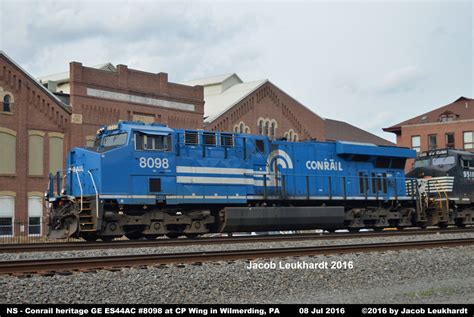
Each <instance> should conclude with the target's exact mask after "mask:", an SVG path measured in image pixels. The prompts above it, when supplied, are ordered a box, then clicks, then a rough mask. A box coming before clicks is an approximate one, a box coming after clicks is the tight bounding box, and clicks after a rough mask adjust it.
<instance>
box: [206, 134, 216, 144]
mask: <svg viewBox="0 0 474 317" xmlns="http://www.w3.org/2000/svg"><path fill="white" fill-rule="evenodd" d="M204 144H205V145H210V146H215V145H216V134H215V133H204Z"/></svg>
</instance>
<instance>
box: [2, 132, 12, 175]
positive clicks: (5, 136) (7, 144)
mask: <svg viewBox="0 0 474 317" xmlns="http://www.w3.org/2000/svg"><path fill="white" fill-rule="evenodd" d="M0 149H1V150H0V174H15V170H16V132H15V131H12V130H9V129H6V128H2V127H0Z"/></svg>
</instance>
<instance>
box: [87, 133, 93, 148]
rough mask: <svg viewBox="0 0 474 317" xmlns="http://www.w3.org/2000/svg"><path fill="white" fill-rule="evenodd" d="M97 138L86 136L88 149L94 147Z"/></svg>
mask: <svg viewBox="0 0 474 317" xmlns="http://www.w3.org/2000/svg"><path fill="white" fill-rule="evenodd" d="M94 143H95V136H93V135H88V136H86V147H94Z"/></svg>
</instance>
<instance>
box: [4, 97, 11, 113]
mask: <svg viewBox="0 0 474 317" xmlns="http://www.w3.org/2000/svg"><path fill="white" fill-rule="evenodd" d="M3 112H11V97H10V95H5V96H4V97H3Z"/></svg>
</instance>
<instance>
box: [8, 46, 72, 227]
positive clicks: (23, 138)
mask: <svg viewBox="0 0 474 317" xmlns="http://www.w3.org/2000/svg"><path fill="white" fill-rule="evenodd" d="M0 87H2V89H3V91H4V92H8V93H9V94H11V95H12V96H13V102H12V104H11V113H5V112H2V111H0V127H2V128H5V129H8V130H12V131H14V132H15V133H16V153H15V159H16V168H15V173H14V174H11V175H0V192H4V193H5V192H12V193H14V194H15V196H16V197H15V221H27V219H28V193H35V195H37V194H39V193H44V191H45V190H46V188H47V183H48V172H49V155H48V149H49V137H48V136H49V135H50V134H57V133H61V134H64V145H65V146H64V156H65V155H66V152H67V148H69V145H70V140H69V138H70V129H69V127H70V121H69V120H70V114H69V113H68V111H67V110H65V109H64V108H63V107H62V106H61V105H60V104H59V103H58V102H57V100H55V98H54V97H52V96H51V95H49V94H48V93H47V92H46V91H44V90H43V89H42V88H41V87H40V86H39V84H37V83H36V82H34V81H33V80H31V79H30V78H29V77H28V76H26V74H25V73H24V72H23V71H21V70H20V69H18V68H17V67H16V65H14V64H12V63H11V62H10V61H9V60H8V59H6V58H5V57H4V56H3V55H0ZM2 99H3V98H2ZM1 110H3V109H1ZM31 130H35V131H41V132H42V133H44V138H43V141H44V144H43V152H44V157H43V175H39V176H30V175H28V174H29V173H28V156H29V151H28V138H29V136H28V131H31ZM63 164H64V163H63ZM18 229H19V228H15V232H16V233H18V232H19V230H18Z"/></svg>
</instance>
